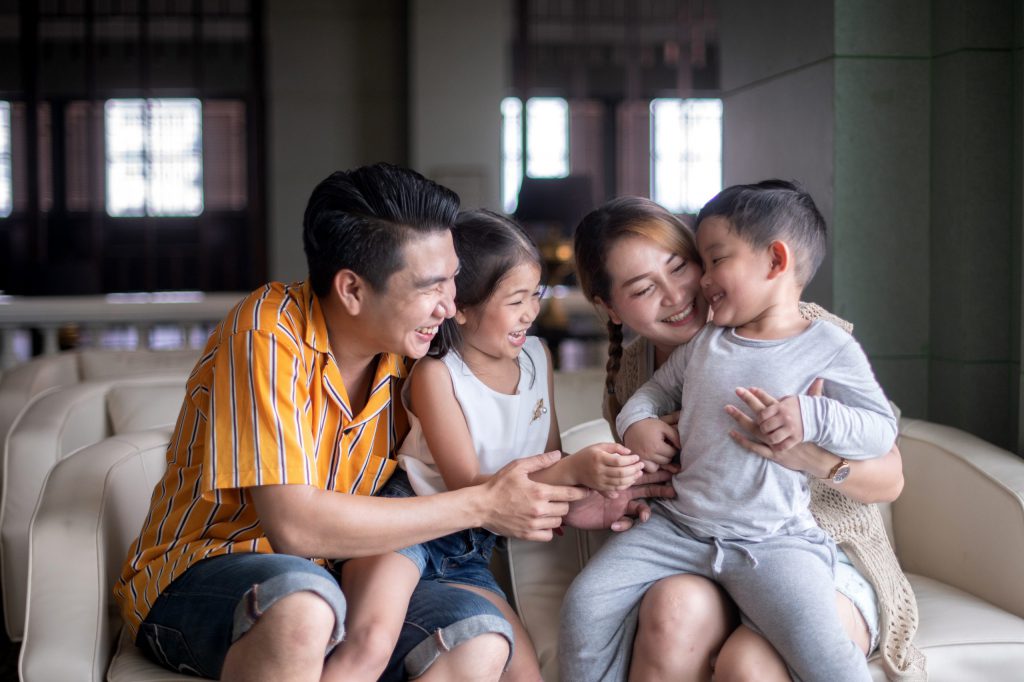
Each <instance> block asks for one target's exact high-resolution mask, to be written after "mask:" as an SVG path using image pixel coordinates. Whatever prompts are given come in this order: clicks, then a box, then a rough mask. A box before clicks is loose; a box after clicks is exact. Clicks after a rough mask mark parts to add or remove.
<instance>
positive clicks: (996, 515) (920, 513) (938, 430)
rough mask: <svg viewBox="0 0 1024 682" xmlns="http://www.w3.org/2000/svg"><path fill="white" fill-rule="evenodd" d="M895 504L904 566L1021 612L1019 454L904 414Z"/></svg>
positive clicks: (1023, 481)
mask: <svg viewBox="0 0 1024 682" xmlns="http://www.w3.org/2000/svg"><path fill="white" fill-rule="evenodd" d="M899 445H900V451H901V452H902V453H903V471H904V478H905V480H906V483H905V486H904V488H903V494H902V495H901V496H900V497H899V499H898V500H896V501H895V502H894V503H893V505H892V512H893V530H894V533H895V536H896V549H897V554H898V556H899V559H900V562H901V564H902V565H903V569H904V570H905V571H907V572H910V573H917V574H920V575H924V576H927V577H930V578H934V579H936V580H939V581H941V582H944V583H947V584H949V585H952V586H954V587H957V588H959V589H961V590H964V591H966V592H969V593H971V594H974V595H975V596H978V597H981V598H982V599H985V600H987V601H990V602H992V603H993V604H996V605H998V606H1000V607H1001V608H1003V609H1005V610H1007V611H1010V612H1012V613H1014V614H1016V615H1018V616H1022V617H1024V583H1022V582H1021V580H1020V567H1021V566H1024V460H1022V459H1021V458H1020V457H1018V456H1016V455H1015V454H1013V453H1011V452H1008V451H1006V450H1003V449H1001V448H999V447H996V446H995V445H992V444H991V443H987V442H985V441H983V440H981V439H980V438H977V437H975V436H972V435H971V434H968V433H966V432H964V431H960V430H959V429H955V428H952V427H949V426H942V425H939V424H933V423H930V422H926V421H919V420H909V419H905V420H903V422H902V423H901V429H900V441H899Z"/></svg>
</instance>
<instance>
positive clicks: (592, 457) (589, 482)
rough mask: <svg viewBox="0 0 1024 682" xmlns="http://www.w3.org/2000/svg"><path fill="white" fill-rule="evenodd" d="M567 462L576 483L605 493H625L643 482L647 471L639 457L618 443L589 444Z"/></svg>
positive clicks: (570, 456)
mask: <svg viewBox="0 0 1024 682" xmlns="http://www.w3.org/2000/svg"><path fill="white" fill-rule="evenodd" d="M568 459H569V463H570V464H572V471H573V478H574V480H575V481H576V483H577V484H579V485H585V486H587V487H588V488H590V489H592V490H598V491H602V492H608V491H614V490H625V489H626V488H628V487H629V486H631V485H633V484H634V483H636V482H637V480H639V479H640V476H641V475H642V474H643V469H644V465H643V462H641V461H640V457H639V456H638V455H634V454H631V453H630V451H629V448H626V447H624V446H622V445H619V444H618V443H596V444H594V445H588V446H587V447H585V448H583V449H582V450H580V451H578V452H576V453H575V454H572V455H569V458H568ZM608 497H614V495H608Z"/></svg>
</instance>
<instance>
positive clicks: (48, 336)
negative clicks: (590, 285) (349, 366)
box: [0, 286, 606, 369]
mask: <svg viewBox="0 0 1024 682" xmlns="http://www.w3.org/2000/svg"><path fill="white" fill-rule="evenodd" d="M244 295H245V294H244V293H243V292H229V293H203V292H200V291H172V292H158V293H125V294H107V295H105V296H45V297H43V296H40V297H28V296H2V295H0V369H6V368H8V367H11V366H13V365H15V364H17V363H19V362H24V361H25V360H27V359H29V357H30V356H31V354H32V353H31V340H30V337H29V333H30V331H31V330H33V329H35V330H38V331H39V332H40V334H41V335H42V341H43V348H42V351H43V353H56V352H57V351H58V349H59V346H60V343H59V338H58V337H59V334H60V332H61V330H64V329H68V328H73V329H74V330H75V332H76V333H77V337H78V344H77V345H78V346H80V347H88V346H103V347H116V348H201V347H202V346H203V344H205V343H206V336H207V334H208V333H209V331H210V330H211V329H212V327H213V326H214V325H215V324H216V323H217V322H219V321H220V320H221V318H222V317H224V315H225V313H227V312H228V310H230V309H231V307H232V306H233V305H235V304H236V303H237V302H238V301H239V300H240V299H241V298H242V297H243V296H244ZM542 315H547V316H549V317H548V319H547V322H548V323H549V325H550V326H551V327H552V328H558V329H561V330H562V332H561V333H560V334H559V340H560V341H561V343H560V344H559V345H560V352H559V359H560V360H561V365H562V366H564V367H566V368H577V367H582V366H587V365H590V364H594V363H599V364H603V362H604V360H603V354H604V352H605V347H606V345H605V342H604V328H603V323H602V322H601V321H600V320H598V318H597V315H596V314H595V311H594V307H593V306H592V305H591V304H590V303H589V302H587V301H586V299H584V298H583V295H582V294H581V293H579V291H578V290H576V289H572V288H568V287H562V286H555V287H550V288H549V289H548V291H547V295H546V297H545V302H544V312H542ZM553 340H554V339H552V341H553Z"/></svg>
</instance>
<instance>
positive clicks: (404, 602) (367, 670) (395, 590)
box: [323, 553, 421, 682]
mask: <svg viewBox="0 0 1024 682" xmlns="http://www.w3.org/2000/svg"><path fill="white" fill-rule="evenodd" d="M420 570H421V569H420V567H419V566H418V565H417V564H416V563H415V562H414V561H412V560H411V559H410V558H408V557H406V556H403V555H402V554H398V553H391V554H382V555H378V556H373V557H365V558H362V559H350V560H348V561H346V562H345V563H344V565H343V567H342V570H341V588H342V590H343V591H344V593H345V599H346V601H347V603H348V615H347V617H346V620H345V632H346V635H345V640H344V641H343V642H341V643H340V644H339V645H338V647H337V649H335V651H334V652H333V653H332V654H331V657H330V658H329V659H328V660H327V664H326V666H324V676H323V679H324V680H325V682H326V681H327V680H352V681H355V680H370V681H372V680H376V679H377V678H378V677H380V674H381V673H382V672H384V669H385V668H386V667H387V664H388V661H389V660H390V659H391V652H392V651H393V650H394V648H395V644H397V643H398V635H399V634H400V633H401V631H402V623H403V622H404V621H405V612H406V610H407V609H408V607H409V598H410V597H411V596H412V593H413V590H415V589H416V583H418V582H419V580H420Z"/></svg>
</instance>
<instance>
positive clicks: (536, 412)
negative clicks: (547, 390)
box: [530, 398, 548, 424]
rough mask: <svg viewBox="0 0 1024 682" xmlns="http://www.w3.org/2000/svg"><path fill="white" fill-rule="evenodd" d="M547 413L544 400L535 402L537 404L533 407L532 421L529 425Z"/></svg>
mask: <svg viewBox="0 0 1024 682" xmlns="http://www.w3.org/2000/svg"><path fill="white" fill-rule="evenodd" d="M547 413H548V408H547V407H545V406H544V398H541V399H540V400H538V401H537V404H536V405H534V406H533V419H531V420H530V423H531V424H532V423H533V422H535V421H537V420H538V419H540V418H541V417H543V416H544V415H545V414H547Z"/></svg>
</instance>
